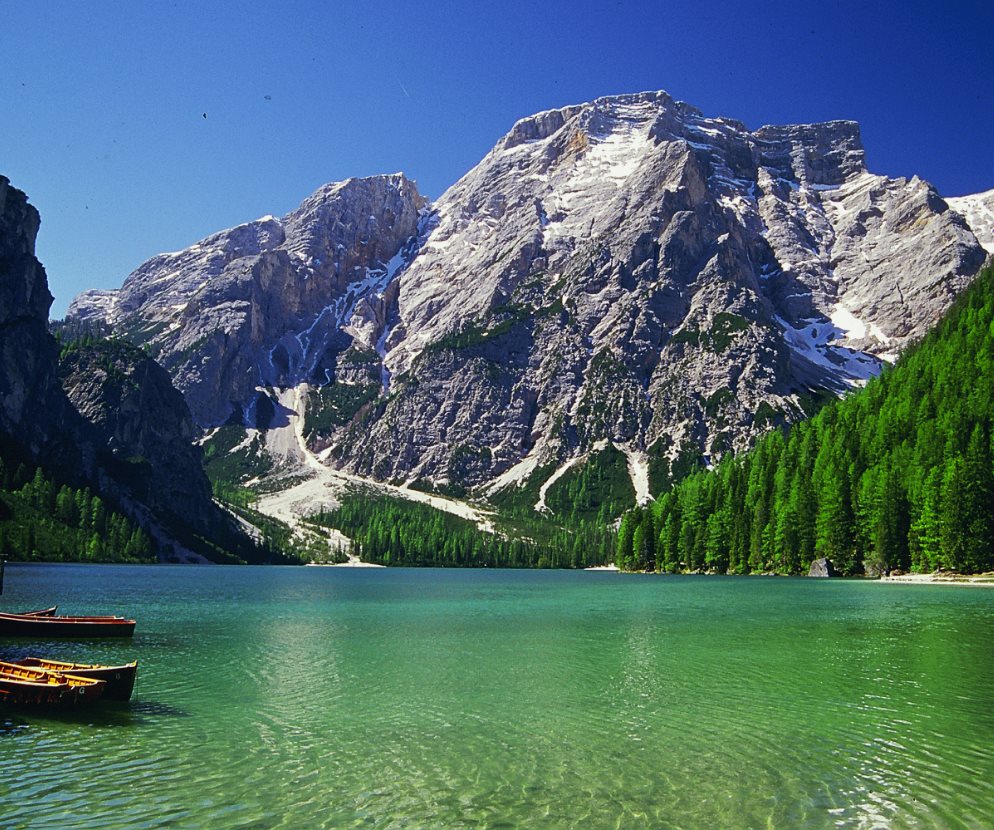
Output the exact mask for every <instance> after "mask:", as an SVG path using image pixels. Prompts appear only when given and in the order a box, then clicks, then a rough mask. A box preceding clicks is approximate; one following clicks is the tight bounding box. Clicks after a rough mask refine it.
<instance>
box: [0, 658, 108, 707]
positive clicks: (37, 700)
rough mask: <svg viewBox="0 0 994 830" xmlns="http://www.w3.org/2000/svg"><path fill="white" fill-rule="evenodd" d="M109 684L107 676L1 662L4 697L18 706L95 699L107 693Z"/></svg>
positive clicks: (0, 696) (0, 697)
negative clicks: (62, 671) (102, 677)
mask: <svg viewBox="0 0 994 830" xmlns="http://www.w3.org/2000/svg"><path fill="white" fill-rule="evenodd" d="M106 685H107V684H106V683H105V682H104V681H103V680H94V679H92V678H89V677H77V676H76V675H72V674H56V673H55V672H49V671H44V670H43V669H32V668H28V667H26V666H19V665H17V664H16V663H3V662H0V701H3V702H4V703H10V704H14V705H18V706H21V705H29V706H30V705H37V706H42V705H48V706H56V705H60V706H64V705H75V704H79V703H93V702H94V701H96V700H99V699H100V697H101V695H103V693H104V688H105V687H106Z"/></svg>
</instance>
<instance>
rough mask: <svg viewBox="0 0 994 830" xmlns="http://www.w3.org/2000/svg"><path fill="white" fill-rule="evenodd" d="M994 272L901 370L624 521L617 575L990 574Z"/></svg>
mask: <svg viewBox="0 0 994 830" xmlns="http://www.w3.org/2000/svg"><path fill="white" fill-rule="evenodd" d="M992 437H994V264H992V265H990V266H988V267H987V268H985V269H984V271H983V272H982V273H981V275H980V276H979V277H978V278H977V279H976V281H975V282H974V283H973V285H971V286H970V288H969V289H967V291H965V292H964V294H963V295H962V296H961V297H959V298H958V299H957V301H956V303H955V305H954V306H953V308H952V310H951V311H950V313H949V314H948V315H947V316H946V317H945V318H944V319H943V320H942V321H941V323H940V324H939V325H938V326H936V327H935V328H934V329H933V330H932V331H931V332H930V333H929V334H928V335H927V336H926V338H925V339H924V340H923V341H922V342H921V344H920V345H917V346H916V347H914V348H912V349H909V350H908V352H907V353H906V354H905V355H903V356H902V357H901V359H900V360H899V362H898V364H897V365H896V366H895V367H894V368H893V369H888V370H887V371H886V372H885V373H884V374H883V375H882V376H881V377H879V378H877V379H875V380H873V381H871V382H870V383H869V384H868V385H867V386H866V388H865V389H862V390H860V391H859V392H857V393H855V394H853V395H851V396H849V397H847V398H845V399H844V400H842V401H839V402H836V403H835V404H833V405H831V406H827V407H825V408H823V409H822V410H821V411H820V412H819V413H818V414H817V415H816V416H815V417H814V418H812V419H810V420H808V421H804V422H802V423H800V424H797V425H795V426H794V427H793V428H792V429H791V431H790V433H789V435H788V436H787V437H786V438H785V437H784V435H783V434H782V433H781V432H779V431H775V432H773V433H772V434H771V435H769V436H767V437H766V438H764V439H763V440H762V441H760V442H759V444H758V446H757V447H756V448H755V449H754V450H753V451H751V452H748V453H744V454H742V455H741V456H739V457H736V458H731V457H729V458H726V459H725V460H723V461H722V462H721V463H720V464H719V465H718V466H717V468H716V469H715V470H713V471H711V472H702V473H698V474H696V475H692V476H689V477H688V478H686V479H684V480H683V481H682V482H680V483H679V484H678V485H677V486H676V487H675V488H674V489H673V490H672V491H670V492H668V493H666V494H664V495H663V496H662V498H660V499H659V501H658V502H656V503H655V504H654V505H652V506H651V507H650V508H648V509H646V510H636V511H634V512H632V513H628V514H626V516H625V517H624V518H623V519H622V522H621V529H620V533H619V538H618V562H619V565H620V566H621V567H627V568H633V569H644V568H652V567H655V568H657V569H659V570H668V571H679V570H693V571H697V570H709V571H716V572H721V573H724V572H726V571H728V572H731V573H747V572H750V571H752V572H770V571H775V572H779V573H806V572H807V571H808V568H809V566H810V564H811V562H812V560H813V559H815V557H819V558H826V559H828V560H830V561H831V562H832V564H833V565H834V567H835V568H837V569H838V570H839V571H841V572H842V573H846V574H857V573H863V572H865V573H867V574H875V575H879V574H881V573H885V572H888V571H891V570H902V571H906V570H908V569H912V570H915V571H921V572H931V571H935V570H937V569H939V568H943V569H947V570H953V571H962V572H970V573H978V572H983V571H989V570H991V569H992V568H994V516H992V514H991V504H992V503H994V466H992V463H991V462H992V455H994V447H992V443H991V439H992Z"/></svg>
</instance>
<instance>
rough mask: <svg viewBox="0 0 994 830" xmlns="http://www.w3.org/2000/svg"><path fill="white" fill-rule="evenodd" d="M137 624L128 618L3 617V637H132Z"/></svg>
mask: <svg viewBox="0 0 994 830" xmlns="http://www.w3.org/2000/svg"><path fill="white" fill-rule="evenodd" d="M134 633H135V621H134V620H126V619H124V617H54V616H53V617H37V616H32V615H30V614H3V613H0V637H39V638H45V639H53V640H55V639H57V640H61V639H64V638H66V637H91V638H94V637H130V636H132V635H133V634H134Z"/></svg>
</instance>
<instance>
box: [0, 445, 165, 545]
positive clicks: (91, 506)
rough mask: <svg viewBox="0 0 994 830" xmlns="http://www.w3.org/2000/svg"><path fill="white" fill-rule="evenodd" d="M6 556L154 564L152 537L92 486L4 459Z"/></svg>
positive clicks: (1, 522) (0, 515)
mask: <svg viewBox="0 0 994 830" xmlns="http://www.w3.org/2000/svg"><path fill="white" fill-rule="evenodd" d="M0 556H3V557H6V558H8V559H11V560H22V561H29V560H43V561H46V562H69V561H73V562H151V561H154V560H155V556H154V553H153V547H152V540H151V539H149V537H148V535H147V534H146V533H145V532H144V531H143V530H142V529H141V528H139V527H138V526H137V525H135V524H134V523H133V522H131V521H130V520H129V519H127V518H125V517H124V516H123V515H122V514H121V513H119V512H117V511H116V510H114V509H112V508H110V507H109V506H108V505H107V503H106V502H104V500H103V499H101V498H100V496H98V495H96V494H94V493H93V492H92V491H91V490H89V489H87V488H84V489H77V488H73V487H69V486H67V485H64V484H63V485H61V486H60V485H57V484H56V483H55V482H54V481H53V480H51V479H50V478H48V477H47V476H46V475H45V474H44V472H43V471H42V470H41V468H37V469H35V470H34V471H33V472H32V473H31V474H30V476H29V474H28V472H27V470H26V469H25V468H24V467H23V466H22V467H21V469H20V470H19V471H14V472H11V471H9V470H8V468H7V465H5V464H4V463H3V462H2V460H0Z"/></svg>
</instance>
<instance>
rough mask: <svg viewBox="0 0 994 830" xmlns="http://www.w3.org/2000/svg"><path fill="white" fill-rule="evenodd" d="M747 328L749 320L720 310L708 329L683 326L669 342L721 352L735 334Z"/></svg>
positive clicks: (730, 342) (729, 343)
mask: <svg viewBox="0 0 994 830" xmlns="http://www.w3.org/2000/svg"><path fill="white" fill-rule="evenodd" d="M747 328H749V321H748V320H746V319H745V318H744V317H740V316H739V315H738V314H731V313H729V312H726V311H722V312H719V313H718V314H716V315H715V316H714V321H713V323H712V324H711V328H710V329H704V330H701V329H698V328H695V327H694V326H685V327H684V328H682V329H680V331H678V332H677V333H676V334H674V335H673V336H672V337H671V338H670V343H672V344H674V345H675V344H677V343H686V344H688V345H690V346H700V347H702V348H705V349H709V350H711V351H713V352H723V351H725V349H727V348H728V347H729V346H730V345H731V344H732V341H733V340H734V339H735V335H736V334H737V333H738V332H740V331H745V330H746V329H747Z"/></svg>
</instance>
